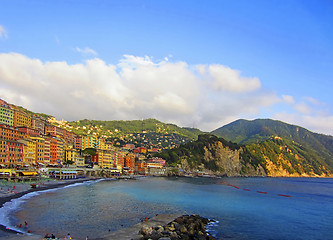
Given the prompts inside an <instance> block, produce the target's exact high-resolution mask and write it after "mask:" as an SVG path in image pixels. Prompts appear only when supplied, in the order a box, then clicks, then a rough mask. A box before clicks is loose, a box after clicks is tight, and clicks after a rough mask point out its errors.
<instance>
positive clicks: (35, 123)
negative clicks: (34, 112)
mask: <svg viewBox="0 0 333 240" xmlns="http://www.w3.org/2000/svg"><path fill="white" fill-rule="evenodd" d="M45 124H46V121H45V119H42V118H41V117H38V116H33V117H32V118H31V128H33V129H36V130H37V131H39V132H40V133H45Z"/></svg>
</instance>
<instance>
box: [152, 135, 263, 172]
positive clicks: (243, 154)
mask: <svg viewBox="0 0 333 240" xmlns="http://www.w3.org/2000/svg"><path fill="white" fill-rule="evenodd" d="M156 156H158V157H162V158H164V159H166V160H167V163H168V165H169V166H176V165H178V166H179V165H181V168H182V169H184V170H185V171H189V172H194V171H197V170H200V171H205V172H209V173H214V174H218V175H225V176H266V173H265V171H264V168H263V167H262V166H261V164H260V162H259V161H257V160H256V159H254V158H253V157H252V156H251V154H250V153H249V152H248V150H247V149H246V148H243V147H241V146H240V145H238V144H236V143H232V142H228V141H226V140H224V139H223V138H218V137H216V136H214V135H210V134H205V135H199V137H198V140H197V141H192V142H188V143H185V144H182V145H181V146H180V147H177V148H173V149H169V150H167V151H163V152H161V153H158V154H156Z"/></svg>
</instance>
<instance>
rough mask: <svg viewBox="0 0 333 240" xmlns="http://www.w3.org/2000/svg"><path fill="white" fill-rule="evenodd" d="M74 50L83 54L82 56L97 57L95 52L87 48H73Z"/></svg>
mask: <svg viewBox="0 0 333 240" xmlns="http://www.w3.org/2000/svg"><path fill="white" fill-rule="evenodd" d="M74 50H75V51H77V52H79V53H81V54H84V55H94V56H97V55H98V54H97V52H96V51H95V50H93V49H91V48H88V47H85V48H79V47H76V48H74Z"/></svg>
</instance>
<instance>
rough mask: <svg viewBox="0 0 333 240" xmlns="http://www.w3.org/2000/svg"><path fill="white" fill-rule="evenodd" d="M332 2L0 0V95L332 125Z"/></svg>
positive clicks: (331, 128) (45, 107)
mask: <svg viewBox="0 0 333 240" xmlns="http://www.w3.org/2000/svg"><path fill="white" fill-rule="evenodd" d="M332 23H333V3H332V1H323V0H322V1H314V0H313V1H306V0H303V1H296V0H291V1H264V0H263V1H258V0H253V1H223V0H220V1H196V0H192V1H186V0H183V1H169V0H168V1H145V0H142V1H139V0H138V1H126V0H125V1H99V0H96V1H93V0H89V1H82V0H81V1H74V0H66V1H62V0H57V1H43V0H38V1H37V0H32V1H15V0H1V1H0V97H1V98H3V99H5V100H7V101H8V102H11V103H14V104H17V105H22V106H24V107H26V108H28V109H30V110H32V111H36V112H45V113H50V114H54V115H55V116H56V117H57V118H64V119H66V120H78V119H82V118H91V119H102V120H113V119H124V120H125V119H126V120H127V119H142V118H151V117H153V118H157V119H159V120H161V121H166V122H172V123H176V124H179V125H180V126H191V127H192V126H194V127H197V128H200V129H202V130H206V131H211V130H214V129H216V128H217V127H220V126H222V125H224V124H227V123H229V122H231V121H234V120H236V119H238V118H247V119H255V118H273V119H278V120H282V121H286V122H288V123H292V124H297V125H301V126H303V127H306V128H308V129H310V130H312V131H315V132H320V133H325V134H331V135H332V134H333V113H332V106H333V98H332V97H331V92H332V91H331V89H332V81H331V79H333V44H332V43H333V30H332Z"/></svg>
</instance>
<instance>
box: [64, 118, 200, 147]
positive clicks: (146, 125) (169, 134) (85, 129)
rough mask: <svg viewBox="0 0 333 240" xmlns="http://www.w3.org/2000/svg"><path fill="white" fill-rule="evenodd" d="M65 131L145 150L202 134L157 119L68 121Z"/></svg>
mask: <svg viewBox="0 0 333 240" xmlns="http://www.w3.org/2000/svg"><path fill="white" fill-rule="evenodd" d="M63 127H64V128H66V129H68V130H70V131H72V132H74V133H76V134H80V135H87V134H94V135H97V136H99V137H101V136H103V137H105V138H107V139H109V140H110V141H112V142H114V144H115V145H120V146H122V145H124V144H126V143H133V144H135V145H136V146H142V147H148V148H151V147H158V148H163V149H164V148H173V147H176V146H179V145H180V144H182V143H185V142H188V141H192V140H195V139H197V137H198V135H199V134H201V133H202V132H201V131H200V130H198V129H192V128H181V127H178V126H177V125H174V124H166V123H163V122H160V121H158V120H156V119H145V120H132V121H100V120H87V119H84V120H80V121H75V122H68V123H66V124H65V125H63Z"/></svg>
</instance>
